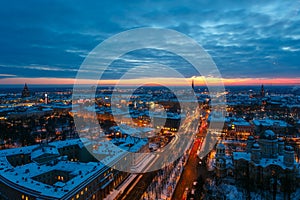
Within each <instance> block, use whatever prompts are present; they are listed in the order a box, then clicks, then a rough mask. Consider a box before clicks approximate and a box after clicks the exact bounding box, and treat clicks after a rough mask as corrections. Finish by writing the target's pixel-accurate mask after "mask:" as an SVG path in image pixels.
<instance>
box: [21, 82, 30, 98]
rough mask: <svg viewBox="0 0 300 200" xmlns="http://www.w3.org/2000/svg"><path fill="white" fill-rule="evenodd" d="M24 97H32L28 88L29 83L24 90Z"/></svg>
mask: <svg viewBox="0 0 300 200" xmlns="http://www.w3.org/2000/svg"><path fill="white" fill-rule="evenodd" d="M22 97H30V91H29V89H28V86H27V83H25V85H24V88H23V91H22Z"/></svg>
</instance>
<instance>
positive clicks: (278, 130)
mask: <svg viewBox="0 0 300 200" xmlns="http://www.w3.org/2000/svg"><path fill="white" fill-rule="evenodd" d="M252 123H253V125H254V131H255V132H256V133H261V132H264V131H265V130H272V131H273V132H274V133H275V134H278V135H279V136H285V134H284V133H287V130H288V128H289V127H290V125H289V124H288V123H286V122H285V121H283V120H274V119H269V118H266V119H255V120H253V121H252Z"/></svg>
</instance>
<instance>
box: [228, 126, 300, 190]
mask: <svg viewBox="0 0 300 200" xmlns="http://www.w3.org/2000/svg"><path fill="white" fill-rule="evenodd" d="M233 164H234V176H235V179H236V181H237V184H238V185H244V186H245V187H248V186H251V187H250V188H251V189H252V190H255V189H256V190H257V189H262V190H269V191H273V192H274V191H275V193H276V191H282V192H286V193H288V194H290V193H292V192H293V191H295V189H296V187H297V184H298V182H299V164H298V163H296V162H295V158H294V150H293V148H292V147H290V146H284V141H283V140H282V138H278V137H277V136H276V135H275V133H274V132H273V131H272V130H266V131H264V132H262V134H260V137H259V139H258V141H255V139H254V137H252V136H249V138H248V141H247V148H246V151H244V152H233Z"/></svg>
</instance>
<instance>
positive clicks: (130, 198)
mask: <svg viewBox="0 0 300 200" xmlns="http://www.w3.org/2000/svg"><path fill="white" fill-rule="evenodd" d="M156 174H157V171H153V172H148V173H144V174H140V175H138V176H137V177H136V179H135V180H134V181H132V182H131V183H130V184H129V186H128V187H127V188H126V189H125V190H124V192H123V193H122V195H120V196H119V197H118V198H117V200H140V199H141V196H142V195H143V193H144V192H145V191H146V189H147V187H148V186H149V185H150V183H151V182H152V180H153V178H154V177H155V175H156Z"/></svg>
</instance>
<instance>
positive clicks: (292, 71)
mask: <svg viewBox="0 0 300 200" xmlns="http://www.w3.org/2000/svg"><path fill="white" fill-rule="evenodd" d="M141 27H154V28H168V29H172V30H176V31H178V32H180V33H183V34H186V35H187V36H189V37H191V38H193V39H194V40H195V41H197V42H198V44H199V45H201V46H202V47H203V48H204V50H205V51H206V52H207V53H208V54H209V55H210V56H211V57H212V59H213V61H214V62H215V64H216V66H217V68H218V69H219V71H220V74H221V76H222V80H223V81H224V83H225V84H229V85H238V84H291V85H294V84H300V59H299V58H300V28H299V27H300V1H299V0H293V1H282V0H279V1H274V0H273V1H259V2H257V1H251V0H250V1H229V0H228V1H221V0H220V1H179V0H175V1H168V0H162V1H156V0H153V1H147V0H146V1H134V0H133V1H121V0H120V1H115V0H112V1H99V0H94V1H74V0H72V1H71V0H65V1H56V0H51V1H50V0H49V1H46V0H45V1H38V0H36V1H32V0H28V1H14V0H11V1H1V2H0V84H23V83H25V82H27V83H29V84H72V83H74V79H75V77H76V74H77V72H78V69H79V68H80V66H81V64H82V62H83V61H84V59H85V58H86V56H87V55H88V54H89V52H91V51H92V50H93V49H94V48H95V47H96V46H97V45H98V44H100V43H101V42H102V41H104V40H106V39H108V38H109V37H112V36H114V35H115V34H118V33H120V32H122V31H126V30H130V29H133V28H141ZM157 60H158V63H160V64H164V65H169V66H171V67H172V68H174V69H175V70H177V71H178V72H179V73H181V74H183V76H184V77H186V78H187V79H189V81H191V79H193V78H194V79H195V80H196V84H203V83H204V82H203V78H205V79H207V80H211V81H213V80H214V78H215V77H201V74H199V73H197V72H196V71H195V70H194V69H193V66H191V65H190V64H189V63H188V62H187V61H186V60H184V59H182V58H180V57H179V56H176V55H173V54H172V53H169V52H161V51H157V50H145V49H144V50H138V51H135V52H130V53H128V54H126V55H123V56H121V57H120V58H119V59H118V60H116V61H115V62H114V63H113V64H112V65H111V66H110V69H112V70H108V71H107V73H106V75H105V77H104V78H103V80H101V81H100V82H101V83H102V84H113V83H115V82H116V81H118V79H120V77H122V74H124V73H125V72H126V70H128V69H129V68H130V67H136V66H151V64H152V63H154V62H157ZM162 77H163V75H162ZM143 78H144V80H145V81H151V80H150V78H148V79H149V80H147V77H143ZM158 78H159V77H158ZM166 78H167V79H166V84H174V85H176V84H181V81H180V80H178V79H176V78H175V77H174V78H173V79H172V77H166ZM136 79H138V77H136V78H134V79H132V80H126V81H127V83H128V84H133V83H135V81H136ZM80 81H81V82H82V83H88V82H89V80H88V79H86V80H80Z"/></svg>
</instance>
